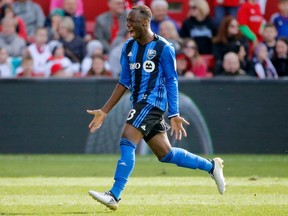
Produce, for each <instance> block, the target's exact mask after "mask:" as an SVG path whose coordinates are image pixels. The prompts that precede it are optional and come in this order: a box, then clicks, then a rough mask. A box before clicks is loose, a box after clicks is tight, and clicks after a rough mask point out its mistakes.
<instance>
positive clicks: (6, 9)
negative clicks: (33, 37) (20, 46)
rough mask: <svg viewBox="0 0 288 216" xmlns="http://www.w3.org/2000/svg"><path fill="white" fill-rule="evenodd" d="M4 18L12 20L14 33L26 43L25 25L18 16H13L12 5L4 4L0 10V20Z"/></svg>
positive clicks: (0, 28) (0, 29)
mask: <svg viewBox="0 0 288 216" xmlns="http://www.w3.org/2000/svg"><path fill="white" fill-rule="evenodd" d="M4 17H10V18H14V19H15V22H16V32H17V34H18V36H19V37H21V38H23V39H24V40H25V41H27V32H26V25H25V23H24V21H23V19H21V18H20V17H18V16H15V14H14V10H13V6H12V4H4V5H3V6H2V7H1V9H0V20H2V19H3V18H4ZM0 31H2V27H0Z"/></svg>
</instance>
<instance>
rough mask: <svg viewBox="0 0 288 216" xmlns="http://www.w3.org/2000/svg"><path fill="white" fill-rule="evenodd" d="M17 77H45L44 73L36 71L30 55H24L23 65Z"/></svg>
mask: <svg viewBox="0 0 288 216" xmlns="http://www.w3.org/2000/svg"><path fill="white" fill-rule="evenodd" d="M19 69H20V70H19V73H18V75H17V77H21V78H24V77H25V78H31V77H44V74H41V73H38V72H35V70H34V62H33V58H32V57H31V56H29V55H27V56H24V57H23V60H22V64H21V67H20V68H19Z"/></svg>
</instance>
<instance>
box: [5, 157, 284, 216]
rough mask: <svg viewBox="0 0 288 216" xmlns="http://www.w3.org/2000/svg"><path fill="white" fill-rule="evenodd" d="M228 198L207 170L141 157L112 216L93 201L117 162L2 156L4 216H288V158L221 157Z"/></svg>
mask: <svg viewBox="0 0 288 216" xmlns="http://www.w3.org/2000/svg"><path fill="white" fill-rule="evenodd" d="M221 157H222V158H223V159H224V161H225V162H224V165H225V168H224V172H225V176H226V181H227V184H228V185H227V191H226V193H225V195H223V196H221V195H219V194H218V192H217V189H216V186H215V184H214V182H213V180H212V179H211V178H210V177H209V176H207V174H206V173H204V172H201V171H198V170H196V171H191V170H189V169H183V168H178V167H176V166H173V165H171V164H163V163H159V162H157V160H156V159H155V158H154V157H153V156H137V159H136V166H135V169H134V172H133V175H132V177H131V178H130V181H129V182H128V184H127V187H126V190H125V192H124V193H123V196H122V201H121V202H120V206H119V209H118V210H117V211H116V212H111V211H110V210H108V209H107V208H105V207H104V206H102V205H100V204H99V203H97V202H95V201H94V200H93V199H92V198H91V197H89V196H88V194H87V191H88V190H90V189H95V190H99V191H104V190H107V189H109V188H110V186H111V185H112V183H113V174H114V168H115V163H116V161H117V159H118V156H115V155H0V215H1V214H2V215H107V214H109V213H112V214H113V215H125V216H126V215H181V216H182V215H201V216H202V215H213V216H216V215H253V216H254V215H265V216H266V215H277V216H278V215H288V172H287V168H288V157H287V155H221Z"/></svg>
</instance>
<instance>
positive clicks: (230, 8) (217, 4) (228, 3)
mask: <svg viewBox="0 0 288 216" xmlns="http://www.w3.org/2000/svg"><path fill="white" fill-rule="evenodd" d="M243 2H244V0H214V10H215V11H214V14H215V15H214V22H215V24H216V26H220V24H221V21H222V20H223V19H224V18H225V16H226V15H230V16H232V17H234V18H236V17H237V12H238V9H239V6H240V5H241V3H243Z"/></svg>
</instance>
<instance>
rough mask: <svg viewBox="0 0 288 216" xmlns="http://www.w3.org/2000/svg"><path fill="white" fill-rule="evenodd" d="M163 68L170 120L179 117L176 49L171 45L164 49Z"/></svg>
mask: <svg viewBox="0 0 288 216" xmlns="http://www.w3.org/2000/svg"><path fill="white" fill-rule="evenodd" d="M161 66H162V68H163V71H164V75H165V79H166V90H167V100H168V118H172V117H174V116H177V115H179V99H178V75H177V71H176V57H175V49H174V47H173V46H171V45H166V46H165V47H164V48H163V52H162V56H161Z"/></svg>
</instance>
